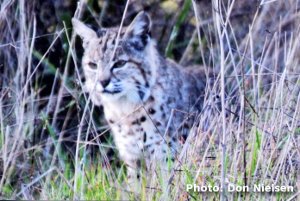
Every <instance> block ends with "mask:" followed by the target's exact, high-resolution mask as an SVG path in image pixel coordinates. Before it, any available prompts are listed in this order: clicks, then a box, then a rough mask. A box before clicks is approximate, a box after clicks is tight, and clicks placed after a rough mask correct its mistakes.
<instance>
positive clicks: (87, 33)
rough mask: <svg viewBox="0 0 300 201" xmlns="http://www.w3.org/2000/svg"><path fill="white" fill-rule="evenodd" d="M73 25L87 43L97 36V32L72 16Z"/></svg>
mask: <svg viewBox="0 0 300 201" xmlns="http://www.w3.org/2000/svg"><path fill="white" fill-rule="evenodd" d="M72 25H73V29H74V31H75V33H76V34H78V35H79V36H80V37H81V38H82V40H83V42H84V43H87V42H88V41H89V40H91V39H93V38H97V33H96V32H95V31H94V30H93V29H91V28H89V27H88V26H86V25H85V24H83V23H82V22H80V21H79V20H77V19H75V18H72Z"/></svg>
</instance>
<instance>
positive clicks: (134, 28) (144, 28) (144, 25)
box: [126, 11, 151, 36]
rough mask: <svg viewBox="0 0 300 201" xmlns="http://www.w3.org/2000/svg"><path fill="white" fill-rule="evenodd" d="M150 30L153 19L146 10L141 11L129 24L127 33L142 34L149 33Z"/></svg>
mask: <svg viewBox="0 0 300 201" xmlns="http://www.w3.org/2000/svg"><path fill="white" fill-rule="evenodd" d="M150 30H151V19H150V17H149V15H148V14H147V13H146V12H144V11H141V12H139V14H138V15H137V16H136V17H135V18H134V20H133V21H132V22H131V24H130V25H129V26H128V28H127V30H126V34H128V35H131V36H141V35H143V34H149V33H150Z"/></svg>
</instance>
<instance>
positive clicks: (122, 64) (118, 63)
mask: <svg viewBox="0 0 300 201" xmlns="http://www.w3.org/2000/svg"><path fill="white" fill-rule="evenodd" d="M126 63H127V61H125V60H119V61H117V62H115V64H114V65H113V67H112V68H121V67H123V66H124V65H125V64H126Z"/></svg>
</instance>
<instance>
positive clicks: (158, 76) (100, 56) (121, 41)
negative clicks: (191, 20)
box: [72, 12, 207, 179]
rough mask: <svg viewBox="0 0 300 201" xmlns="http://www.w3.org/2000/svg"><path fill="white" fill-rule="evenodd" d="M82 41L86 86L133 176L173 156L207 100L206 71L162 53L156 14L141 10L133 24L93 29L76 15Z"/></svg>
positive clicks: (78, 31) (76, 28)
mask: <svg viewBox="0 0 300 201" xmlns="http://www.w3.org/2000/svg"><path fill="white" fill-rule="evenodd" d="M72 24H73V27H74V30H75V32H76V34H78V35H79V36H80V37H81V38H82V40H83V47H84V50H85V51H84V55H83V58H82V66H83V70H84V75H85V79H86V81H85V88H86V90H87V91H88V93H89V95H90V98H91V100H92V102H93V103H94V104H95V105H102V106H103V109H104V114H105V118H106V120H107V122H108V124H109V126H110V128H111V129H112V133H113V137H114V141H115V144H116V146H117V148H118V151H119V155H120V157H121V159H122V160H123V161H124V162H125V164H126V166H127V173H128V178H129V179H130V178H137V177H138V170H139V166H140V164H141V160H143V161H145V164H146V167H147V168H151V167H152V165H153V164H164V162H165V161H166V160H169V159H170V158H171V159H174V157H175V156H176V153H177V150H178V149H179V148H180V145H181V143H182V142H183V140H184V139H185V138H186V137H187V134H188V131H189V129H190V128H191V127H192V124H193V119H195V117H196V116H195V115H196V112H199V111H200V110H201V108H202V105H203V99H204V98H203V96H204V92H205V88H206V84H207V83H206V76H205V73H204V71H203V70H200V69H199V68H183V67H182V66H179V65H178V64H176V63H175V62H174V61H172V60H170V59H165V58H164V57H163V56H161V55H160V54H159V53H158V50H157V48H156V43H155V41H154V40H153V39H152V38H151V34H150V30H151V19H150V17H149V15H148V14H147V13H145V12H140V13H139V14H138V15H137V16H136V17H135V19H134V20H133V21H132V22H131V24H130V25H129V26H128V27H123V28H122V29H120V33H119V36H118V32H119V28H101V29H100V30H99V31H97V32H96V31H94V30H92V29H91V28H89V27H88V26H86V25H84V24H83V23H82V22H80V21H79V20H77V19H74V18H73V19H72Z"/></svg>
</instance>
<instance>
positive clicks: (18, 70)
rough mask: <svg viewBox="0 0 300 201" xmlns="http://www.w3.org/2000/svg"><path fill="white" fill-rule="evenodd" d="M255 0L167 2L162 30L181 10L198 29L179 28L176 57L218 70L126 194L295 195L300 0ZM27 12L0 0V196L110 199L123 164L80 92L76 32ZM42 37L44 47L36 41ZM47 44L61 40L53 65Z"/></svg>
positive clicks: (22, 5)
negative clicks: (176, 149)
mask: <svg viewBox="0 0 300 201" xmlns="http://www.w3.org/2000/svg"><path fill="white" fill-rule="evenodd" d="M83 2H84V1H82V3H83ZM168 2H169V3H170V5H174V2H173V1H167V3H168ZM256 3H257V5H254V3H252V4H250V5H249V7H246V8H248V9H250V13H249V14H248V15H246V16H245V15H243V13H247V11H245V10H243V8H244V7H243V5H244V4H249V3H248V2H244V1H234V0H228V1H226V3H224V2H223V1H218V0H214V1H213V6H212V8H211V7H210V6H211V5H210V6H208V5H206V4H207V3H203V2H202V1H199V2H197V1H195V2H194V1H193V2H192V4H190V7H189V9H188V10H187V11H185V10H184V9H182V10H181V9H180V7H176V8H175V9H177V10H178V11H179V14H178V15H174V16H175V17H174V18H173V19H174V20H171V21H172V23H174V24H175V28H173V29H169V30H168V31H167V32H166V33H168V32H169V33H171V32H172V30H173V31H174V30H175V31H178V30H179V29H178V27H179V28H180V26H181V25H182V23H178V21H182V20H183V21H184V20H185V21H188V20H189V19H190V18H192V19H194V20H195V23H194V25H195V26H199V27H200V28H199V29H195V27H194V28H193V29H194V34H190V35H192V36H193V37H190V38H189V39H188V37H187V38H185V41H186V46H185V48H183V50H181V51H182V52H183V53H182V55H183V56H182V58H179V60H180V61H181V62H182V63H189V62H187V60H190V61H195V59H191V58H197V59H198V61H199V60H200V61H201V63H202V64H207V65H205V67H206V68H208V66H211V67H213V68H214V69H215V70H216V71H218V72H219V76H218V78H217V80H218V81H217V82H216V84H215V87H213V88H208V89H207V93H206V94H207V95H206V97H205V102H206V107H205V108H204V109H203V111H202V112H201V114H200V115H199V120H198V121H199V122H197V123H199V126H198V127H195V128H194V129H193V130H192V131H191V134H190V135H189V137H188V139H187V141H186V143H185V144H184V145H183V147H182V150H181V151H180V153H179V155H178V158H177V160H176V161H175V162H174V164H171V162H170V165H169V167H168V168H167V169H168V170H167V171H165V170H157V171H156V172H153V173H151V179H149V178H148V180H147V182H146V178H145V179H144V182H143V184H142V186H141V189H140V192H139V193H138V195H134V194H130V193H129V194H130V195H129V198H132V199H133V198H136V199H146V200H219V199H222V200H297V199H299V196H300V195H299V194H300V193H299V191H298V189H299V188H300V178H299V176H298V175H300V174H299V161H300V148H299V142H300V141H299V140H300V139H299V138H300V68H299V66H300V62H299V60H300V44H299V43H300V38H299V37H300V32H299V31H300V29H299V28H300V27H299V25H300V13H299V8H298V7H299V6H300V5H299V2H298V1H294V0H277V1H272V0H269V1H267V0H264V1H257V2H256ZM132 4H133V5H134V4H138V3H137V2H136V1H134V2H130V4H129V5H132ZM185 5H186V4H185ZM187 5H188V4H187ZM205 5H206V6H205ZM103 6H104V7H105V5H103ZM130 8H131V7H130V6H129V10H130ZM207 9H211V10H208V11H209V13H208V14H207V13H206V12H205V11H207ZM33 10H34V8H33V5H31V4H30V3H28V2H27V1H25V0H20V1H13V0H4V1H3V2H2V3H1V10H0V41H1V44H0V73H1V74H0V83H1V85H0V91H1V93H0V154H1V157H0V164H1V166H0V176H1V178H0V198H1V199H27V200H32V199H48V200H49V199H94V200H95V199H120V198H121V197H122V196H125V195H126V194H128V191H127V190H126V188H125V186H126V179H125V177H124V175H125V172H126V171H125V170H124V167H123V165H122V164H120V163H119V162H118V161H117V158H118V157H117V155H116V154H115V152H113V154H112V153H111V152H112V151H111V150H115V147H114V144H113V143H112V140H111V137H109V135H108V133H109V128H108V127H107V126H105V125H104V124H103V123H102V121H99V118H95V117H99V113H100V112H99V111H98V110H97V108H94V107H93V106H92V104H91V103H90V100H89V97H88V95H87V94H83V93H82V76H81V69H80V66H78V64H79V60H80V59H79V58H77V55H76V53H75V51H74V48H69V47H75V46H74V43H75V37H74V35H71V34H70V29H68V28H67V25H65V24H63V26H61V27H60V28H59V27H58V28H57V30H56V32H55V33H51V34H45V33H44V34H40V33H39V29H40V28H39V27H38V26H37V19H36V18H37V17H36V16H35V15H34V14H33V12H32V11H33ZM85 10H89V12H91V13H92V14H94V16H95V11H93V10H92V9H91V7H89V6H88V7H86V6H85V4H79V5H78V6H77V10H76V14H75V16H76V17H78V18H81V17H82V16H83V13H84V11H85ZM103 10H104V11H105V9H103ZM183 10H184V12H187V13H182V12H183ZM104 11H103V13H105V12H104ZM180 11H182V12H181V13H180ZM128 12H129V11H128ZM103 13H102V14H101V19H102V18H103V15H104V14H103ZM150 14H151V13H150ZM125 15H126V13H125V14H124V16H125ZM195 16H196V17H195ZM69 17H72V16H69ZM182 17H183V18H184V19H181V18H182ZM176 25H178V27H177V28H176ZM173 34H176V33H173ZM177 34H179V33H177ZM43 37H46V38H47V39H48V40H49V46H47V47H46V48H45V49H43V51H41V50H40V49H39V48H38V47H39V46H40V45H41V43H42V42H41V41H40V39H41V38H43ZM167 38H168V35H167ZM171 39H172V40H171ZM164 40H165V39H163V40H162V41H164ZM58 43H59V44H60V45H57V44H58ZM175 43H176V40H174V38H170V39H169V40H168V41H167V43H163V44H169V45H168V48H172V47H174V48H175ZM199 44H200V46H199ZM54 48H61V49H63V50H64V57H63V58H56V59H57V60H60V64H59V65H60V66H61V68H58V66H56V65H55V64H54V63H53V61H54V60H55V59H54V60H53V58H51V52H52V51H53V49H54ZM171 50H172V49H171ZM171 50H170V49H168V51H167V53H168V54H171V53H172V51H171ZM76 52H77V51H76ZM171 56H172V55H171ZM79 57H80V56H79ZM48 75H51V76H52V78H53V79H51V80H50V81H49V80H47V79H46V77H47V76H48ZM45 90H46V91H47V92H45ZM213 91H219V92H221V105H222V107H221V108H222V109H221V111H220V114H218V115H213V113H212V112H211V111H212V110H211V107H214V105H212V103H211V101H210V98H211V97H210V94H212V92H213ZM45 94H46V95H45ZM226 94H227V95H226ZM74 136H75V137H74ZM193 183H196V184H199V185H220V186H226V185H228V184H229V183H230V184H236V185H248V186H251V185H253V184H259V183H260V184H266V185H267V184H276V185H290V186H294V192H293V193H273V194H268V193H253V192H250V193H228V192H223V193H201V194H199V193H195V192H192V191H189V192H187V191H186V184H193Z"/></svg>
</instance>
